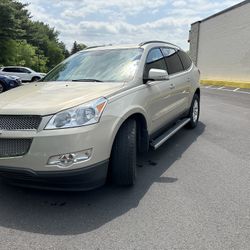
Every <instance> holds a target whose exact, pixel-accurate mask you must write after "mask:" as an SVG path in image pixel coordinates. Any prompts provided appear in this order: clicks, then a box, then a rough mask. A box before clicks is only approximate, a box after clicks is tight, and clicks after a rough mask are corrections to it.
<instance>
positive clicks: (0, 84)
mask: <svg viewBox="0 0 250 250" xmlns="http://www.w3.org/2000/svg"><path fill="white" fill-rule="evenodd" d="M0 85H1V86H2V87H3V91H2V92H0V94H1V93H3V92H4V91H5V86H4V84H3V83H1V82H0Z"/></svg>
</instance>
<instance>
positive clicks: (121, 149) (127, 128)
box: [110, 119, 137, 186]
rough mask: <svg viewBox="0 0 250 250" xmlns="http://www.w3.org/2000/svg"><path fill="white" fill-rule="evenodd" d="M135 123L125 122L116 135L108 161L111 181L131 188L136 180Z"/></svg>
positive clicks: (133, 121) (132, 121)
mask: <svg viewBox="0 0 250 250" xmlns="http://www.w3.org/2000/svg"><path fill="white" fill-rule="evenodd" d="M136 148H137V142H136V121H135V120H133V119H131V120H128V121H126V122H125V123H124V124H123V125H122V126H121V128H120V130H119V131H118V134H117V135H116V138H115V141H114V144H113V148H112V153H111V161H110V168H111V169H110V174H111V181H112V182H113V183H114V184H115V185H118V186H133V185H134V184H135V180H136Z"/></svg>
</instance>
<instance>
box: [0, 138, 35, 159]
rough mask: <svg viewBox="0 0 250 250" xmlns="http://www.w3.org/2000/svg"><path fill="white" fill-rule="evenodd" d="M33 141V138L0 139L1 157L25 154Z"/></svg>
mask: <svg viewBox="0 0 250 250" xmlns="http://www.w3.org/2000/svg"><path fill="white" fill-rule="evenodd" d="M31 143H32V139H4V138H3V139H0V158H3V157H15V156H22V155H25V154H27V153H28V151H29V149H30V145H31Z"/></svg>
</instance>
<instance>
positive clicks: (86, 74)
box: [43, 48, 143, 82]
mask: <svg viewBox="0 0 250 250" xmlns="http://www.w3.org/2000/svg"><path fill="white" fill-rule="evenodd" d="M142 52H143V49H141V48H135V49H106V50H93V51H88V50H86V51H82V52H80V53H77V54H75V55H73V56H71V57H70V58H68V59H67V60H65V61H64V62H62V63H61V64H59V65H58V66H57V67H56V68H54V69H53V70H52V71H51V72H50V73H49V74H48V75H47V76H45V78H44V79H43V81H79V82H81V81H82V82H85V81H97V82H123V81H130V80H132V79H133V77H134V75H135V72H136V70H137V67H138V64H139V61H140V58H141V55H142Z"/></svg>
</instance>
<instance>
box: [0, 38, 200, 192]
mask: <svg viewBox="0 0 250 250" xmlns="http://www.w3.org/2000/svg"><path fill="white" fill-rule="evenodd" d="M199 77H200V73H199V70H198V69H197V68H196V66H195V65H194V64H193V62H192V61H191V59H190V58H189V56H188V55H187V54H186V53H185V52H184V51H183V50H181V49H180V48H179V47H177V46H175V45H173V44H170V43H167V42H161V41H149V42H144V43H141V44H139V45H123V46H100V47H90V48H87V49H85V50H83V51H81V52H79V53H77V54H75V55H73V56H71V57H70V58H68V59H66V60H65V61H63V62H62V63H60V64H59V65H58V66H56V67H55V68H54V69H53V70H52V71H51V72H49V74H48V75H47V76H45V78H44V79H43V80H41V81H40V82H36V83H31V84H29V85H25V86H21V87H18V88H16V89H13V90H10V91H8V92H6V93H3V94H1V95H0V175H1V176H2V177H3V178H4V180H6V181H7V182H8V183H11V184H15V185H21V186H28V187H39V188H50V189H52V188H53V189H59V190H60V189H71V190H79V189H80V190H82V189H84V190H86V189H92V188H96V187H98V186H100V185H103V184H104V183H105V182H106V179H107V176H109V177H110V178H111V181H112V182H113V183H115V184H117V185H123V186H131V185H133V184H134V183H135V179H136V155H137V153H138V152H143V151H147V150H148V149H149V147H152V148H154V149H157V148H158V147H160V146H161V145H162V144H163V143H164V142H165V141H167V140H168V138H170V137H171V136H172V135H173V134H175V133H176V132H177V131H178V130H179V129H181V128H182V127H183V126H188V127H190V128H194V127H196V125H197V122H198V119H199V110H200V85H199Z"/></svg>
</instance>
